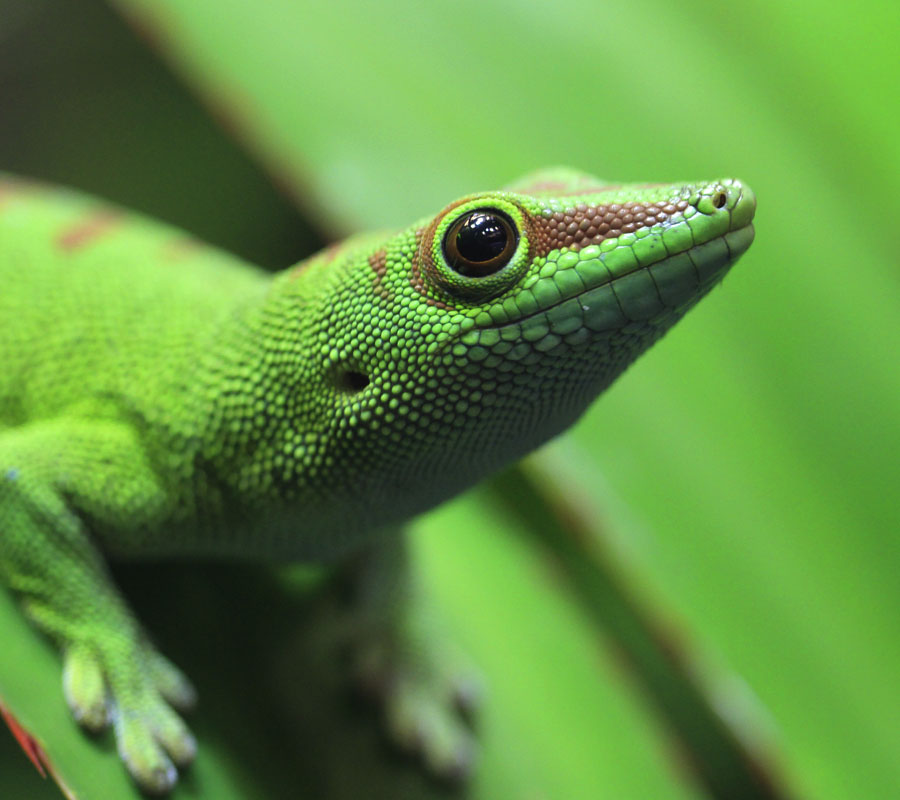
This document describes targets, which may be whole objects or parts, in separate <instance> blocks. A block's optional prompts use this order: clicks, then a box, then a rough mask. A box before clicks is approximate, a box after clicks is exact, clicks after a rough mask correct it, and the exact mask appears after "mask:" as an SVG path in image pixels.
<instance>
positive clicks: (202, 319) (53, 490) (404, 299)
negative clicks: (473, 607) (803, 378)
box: [0, 169, 756, 793]
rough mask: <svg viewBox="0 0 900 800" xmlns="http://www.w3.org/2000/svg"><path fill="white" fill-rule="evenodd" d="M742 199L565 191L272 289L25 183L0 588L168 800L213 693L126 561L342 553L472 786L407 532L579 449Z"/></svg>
mask: <svg viewBox="0 0 900 800" xmlns="http://www.w3.org/2000/svg"><path fill="white" fill-rule="evenodd" d="M755 207H756V201H755V198H754V196H753V193H752V192H751V191H750V189H749V188H748V187H747V186H746V185H745V184H743V183H741V182H739V181H737V180H731V179H727V180H715V181H705V182H698V183H677V184H670V185H664V184H653V185H618V186H611V185H608V184H607V183H605V182H604V181H600V180H597V179H596V178H593V177H591V176H589V175H585V174H581V173H578V172H575V171H572V170H566V169H557V170H546V171H543V172H540V173H536V174H533V175H530V176H527V177H525V178H523V179H521V180H520V181H518V182H517V183H515V184H514V185H512V186H510V187H509V188H507V189H505V190H503V191H492V192H486V193H480V194H473V195H469V196H467V197H465V198H463V199H461V200H458V201H456V202H454V203H451V204H450V205H448V206H447V207H446V208H445V209H444V210H443V211H441V212H440V213H439V214H438V215H437V216H434V217H428V218H425V219H422V220H420V221H419V222H417V223H415V224H414V225H411V226H409V227H408V228H405V229H404V230H401V231H399V232H394V233H378V234H369V235H362V236H356V237H353V238H350V239H348V240H347V241H345V242H343V243H342V244H339V245H336V246H332V247H329V248H327V249H326V250H324V251H323V252H321V253H319V254H317V255H314V256H312V257H311V258H309V259H307V260H305V261H303V262H301V263H300V264H298V265H296V266H294V267H291V268H290V269H287V270H285V271H283V272H281V273H279V274H277V275H275V276H271V275H269V274H266V273H264V272H263V271H262V270H260V269H257V268H256V267H254V266H252V265H249V264H246V263H243V262H241V261H240V260H238V259H237V258H234V257H232V256H229V255H227V254H225V253H222V252H219V251H217V250H215V249H212V248H209V247H205V246H201V245H198V244H196V243H193V242H192V241H191V240H189V239H188V238H187V237H185V236H184V235H183V234H180V233H178V232H177V231H174V230H172V229H171V228H168V227H166V226H164V225H161V224H157V223H154V222H151V221H148V220H144V219H141V218H139V217H136V216H129V215H127V214H125V213H123V212H120V211H116V210H112V209H110V208H109V207H108V206H104V205H101V204H99V203H98V202H96V201H94V200H90V199H87V198H84V197H81V196H79V195H77V194H74V193H62V192H53V193H50V192H47V191H46V190H44V189H41V188H39V187H37V186H35V185H32V184H29V183H26V182H22V181H18V180H15V179H12V178H6V179H0V286H2V287H3V290H2V291H0V320H2V324H0V355H2V359H0V363H2V370H0V582H2V584H4V585H5V586H7V587H8V588H10V589H11V590H12V591H13V592H14V593H15V594H16V595H17V596H18V597H19V598H20V601H21V605H22V608H23V610H24V612H25V613H26V614H27V615H28V617H29V618H30V619H31V620H32V622H33V623H34V624H35V625H36V626H37V627H38V628H39V629H40V630H41V631H43V632H44V633H45V634H47V635H48V636H49V637H51V638H52V640H53V641H54V642H55V643H56V644H57V645H58V646H59V649H60V651H61V655H62V663H63V690H64V695H65V698H66V701H67V702H68V704H69V706H70V708H71V711H72V714H73V715H74V717H75V719H76V720H78V722H79V723H81V725H82V726H84V727H85V728H87V729H89V730H100V729H103V728H105V727H106V726H108V725H110V724H111V725H112V726H113V728H114V732H115V737H116V742H117V746H118V750H119V753H120V755H121V757H122V759H123V761H124V762H125V765H126V767H127V768H128V770H129V771H130V773H131V774H132V776H133V777H134V779H135V780H136V781H137V783H138V784H139V785H140V786H141V787H142V788H143V789H145V790H147V791H151V792H157V793H164V792H166V791H168V790H170V789H171V788H172V786H173V785H174V784H175V782H176V781H177V777H178V774H177V768H178V767H182V766H185V765H187V764H188V763H189V762H190V761H191V760H192V758H193V757H194V754H195V750H196V745H195V742H194V739H193V738H192V736H191V734H190V732H189V731H188V729H187V727H186V725H185V723H184V722H183V720H182V718H181V716H180V714H179V713H177V711H176V709H179V710H180V709H185V708H187V707H189V706H190V705H191V703H192V700H193V694H194V693H193V689H192V688H191V685H190V683H189V682H188V680H187V678H185V677H184V676H183V675H182V674H181V673H180V672H179V671H178V670H177V668H176V667H174V666H173V665H172V664H171V663H170V662H169V661H167V660H166V659H165V658H164V657H163V656H162V655H161V654H160V653H158V652H157V651H156V650H155V649H154V648H153V646H152V645H151V644H150V643H149V641H148V639H147V637H146V635H145V634H144V633H143V631H142V630H141V626H140V624H139V622H138V620H137V619H136V618H135V616H134V615H133V614H132V613H131V611H130V610H129V608H128V607H127V605H126V603H125V602H124V600H123V599H122V597H121V596H120V595H119V593H118V591H117V590H116V588H115V586H114V585H113V583H112V582H111V580H110V577H109V574H108V571H107V567H106V561H105V560H106V558H110V559H137V558H143V559H149V558H161V557H165V558H169V557H178V556H204V557H214V558H243V559H257V560H258V559H265V560H269V561H272V562H279V563H281V562H285V561H289V560H290V561H302V562H310V561H315V562H325V561H328V562H339V563H343V564H345V565H347V566H346V569H347V570H348V571H349V572H350V574H351V575H352V578H353V580H355V581H356V582H357V586H358V587H359V589H360V591H359V592H357V594H358V598H359V599H358V604H357V606H356V607H354V608H350V609H348V610H347V612H346V613H347V615H348V619H349V620H350V621H351V622H352V625H350V630H352V631H353V633H352V642H353V652H354V653H355V656H356V663H357V665H358V670H357V671H358V676H359V679H360V680H361V681H363V682H367V683H368V684H369V685H375V686H379V687H381V698H380V699H381V702H382V707H383V715H384V718H385V722H386V726H387V729H388V732H389V734H390V735H391V736H392V738H393V739H394V740H396V741H398V742H399V743H401V744H403V745H405V746H407V747H410V748H415V749H418V750H419V751H420V753H421V755H422V757H423V758H424V760H425V762H426V764H427V766H428V767H429V768H430V769H431V770H432V771H434V772H436V773H443V774H450V775H453V774H463V773H465V772H466V771H467V770H468V769H469V765H470V763H471V760H472V734H471V732H470V731H469V729H468V727H467V725H466V724H465V720H464V718H463V717H464V715H461V714H460V713H459V708H458V705H459V703H458V701H459V700H460V698H463V699H464V698H465V695H466V686H465V684H464V682H462V681H461V679H460V676H459V675H457V674H455V673H453V671H452V670H451V669H450V668H449V666H448V665H447V664H446V663H445V660H444V659H443V658H442V657H440V656H438V655H435V653H438V652H441V651H440V649H439V647H440V645H438V646H434V643H432V642H430V641H429V634H428V626H427V625H425V624H423V623H422V622H421V619H420V618H419V617H418V616H417V614H418V612H417V603H416V598H417V592H416V591H415V584H414V581H413V580H412V576H411V575H410V574H409V572H410V570H408V569H407V566H406V560H405V555H404V546H403V534H402V530H401V528H402V525H403V523H404V522H406V521H407V520H409V519H410V518H411V517H413V516H414V515H416V514H419V513H421V512H423V511H426V510H428V509H430V508H432V507H433V506H435V505H437V504H438V503H440V502H442V501H444V500H446V499H448V498H450V497H452V496H454V495H456V494H457V493H459V492H461V491H462V490H464V489H465V488H467V487H469V486H471V485H473V484H475V483H477V482H478V481H480V480H481V479H482V478H484V477H485V476H487V475H489V474H491V473H492V472H494V471H496V470H498V469H499V468H501V467H503V466H504V465H506V464H508V463H510V462H511V461H513V460H514V459H516V458H518V457H520V456H522V455H524V454H525V453H528V452H529V451H530V450H532V449H534V448H535V447H537V446H539V445H540V444H541V443H543V442H545V441H546V440H548V439H549V438H551V437H553V436H555V435H556V434H558V433H560V432H561V431H563V430H564V429H565V428H566V427H568V426H569V425H570V424H571V423H572V422H573V421H574V420H575V419H577V418H578V417H579V415H581V414H582V412H584V410H585V409H586V408H587V407H588V405H589V404H590V403H591V402H592V401H593V400H594V398H596V397H597V395H599V394H600V393H601V392H602V391H603V390H604V389H605V388H606V387H607V386H609V385H610V383H612V381H613V380H614V379H615V378H616V377H617V376H618V375H619V374H620V373H621V372H622V371H623V370H624V369H625V368H626V367H627V366H628V365H629V364H630V363H631V362H632V361H633V360H634V359H635V358H636V357H637V356H639V355H640V354H641V353H642V352H644V351H645V350H646V349H647V348H648V347H650V345H651V344H652V343H653V342H655V341H656V340H657V339H659V338H660V337H661V336H662V335H663V334H664V333H665V332H666V331H667V330H668V329H669V328H670V327H671V326H672V325H674V324H675V322H676V321H677V320H679V319H680V318H681V317H682V316H683V315H684V314H685V312H686V311H687V310H688V309H689V308H691V307H692V306H693V305H694V304H695V303H697V301H698V300H699V299H700V298H701V297H703V296H704V295H705V294H706V293H707V292H708V291H709V290H710V289H711V288H712V287H713V286H714V285H715V284H716V283H717V282H718V281H720V280H721V278H722V276H723V275H724V274H725V272H726V271H727V270H728V268H729V267H730V266H731V264H733V263H734V262H735V260H736V259H737V258H738V257H739V256H740V255H741V254H742V253H744V251H746V250H747V248H748V247H749V246H750V244H751V242H752V240H753V226H752V224H751V223H752V219H753V214H754V211H755Z"/></svg>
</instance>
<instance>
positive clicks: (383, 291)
mask: <svg viewBox="0 0 900 800" xmlns="http://www.w3.org/2000/svg"><path fill="white" fill-rule="evenodd" d="M369 266H370V267H371V268H372V270H373V272H374V273H375V278H374V280H373V281H372V289H373V290H374V292H375V294H376V296H378V297H380V298H381V299H382V300H392V299H393V293H392V292H391V290H390V289H388V288H387V287H386V286H385V285H384V276H385V275H387V251H386V250H385V249H384V248H383V247H382V248H381V250H378V251H377V252H375V253H373V254H372V255H370V256H369Z"/></svg>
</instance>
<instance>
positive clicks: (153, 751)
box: [63, 635, 197, 794]
mask: <svg viewBox="0 0 900 800" xmlns="http://www.w3.org/2000/svg"><path fill="white" fill-rule="evenodd" d="M64 661H65V665H64V671H63V688H64V690H65V695H66V700H67V702H68V704H69V708H70V709H71V710H72V715H73V716H74V717H75V719H76V720H77V721H78V723H79V724H80V725H81V726H82V727H84V728H86V729H87V730H89V731H92V732H98V731H101V730H103V729H105V728H106V727H108V726H109V725H110V724H111V725H112V727H113V730H114V732H115V738H116V746H117V749H118V751H119V756H120V757H121V759H122V761H123V762H124V763H125V766H126V767H127V769H128V771H129V773H131V776H132V777H133V778H134V780H135V782H136V783H137V784H138V786H140V788H141V789H143V790H144V791H146V792H148V793H151V794H165V793H167V792H169V791H170V790H171V789H172V788H173V787H174V785H175V783H176V781H177V780H178V772H177V767H185V766H187V765H188V764H190V763H191V761H192V760H193V759H194V756H195V754H196V751H197V745H196V742H195V740H194V737H193V736H192V734H191V732H190V731H189V730H188V728H187V726H186V725H185V723H184V722H183V721H182V719H181V717H180V716H179V715H178V714H177V713H176V712H175V711H174V710H173V707H177V708H180V709H187V708H189V707H190V706H192V705H193V703H194V700H195V695H194V690H193V688H192V687H191V685H190V683H189V682H188V680H187V678H185V677H184V676H183V675H182V674H181V672H180V671H179V670H178V669H177V668H176V667H175V666H174V665H172V664H171V663H170V662H169V661H168V660H166V659H165V658H163V657H162V656H161V655H159V653H157V652H156V650H154V649H153V647H152V646H151V645H149V644H148V643H146V642H141V643H138V644H135V643H133V642H132V641H131V640H130V638H129V637H124V636H117V635H111V636H109V637H107V638H105V639H104V640H103V642H102V643H96V642H95V641H93V640H92V641H90V642H86V641H79V642H76V643H72V644H69V645H68V646H67V647H66V648H65V656H64Z"/></svg>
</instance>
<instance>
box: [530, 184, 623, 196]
mask: <svg viewBox="0 0 900 800" xmlns="http://www.w3.org/2000/svg"><path fill="white" fill-rule="evenodd" d="M621 188H622V184H619V183H611V184H607V185H606V186H599V185H595V184H588V185H583V186H573V185H572V184H571V183H570V182H566V181H537V182H536V183H531V184H529V185H528V186H522V187H516V189H515V190H514V191H515V192H516V193H517V194H552V195H555V196H556V197H576V196H578V195H583V194H599V193H600V192H612V191H615V190H616V189H621Z"/></svg>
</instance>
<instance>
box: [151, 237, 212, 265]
mask: <svg viewBox="0 0 900 800" xmlns="http://www.w3.org/2000/svg"><path fill="white" fill-rule="evenodd" d="M204 247H205V245H204V244H203V242H201V241H200V240H199V239H195V238H194V237H193V236H176V237H175V238H174V239H169V241H167V242H166V243H165V244H164V245H163V247H162V257H163V258H164V259H165V260H166V261H179V260H181V259H182V258H188V257H190V256H191V255H193V254H194V253H196V252H197V251H198V250H202V249H203V248H204Z"/></svg>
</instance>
